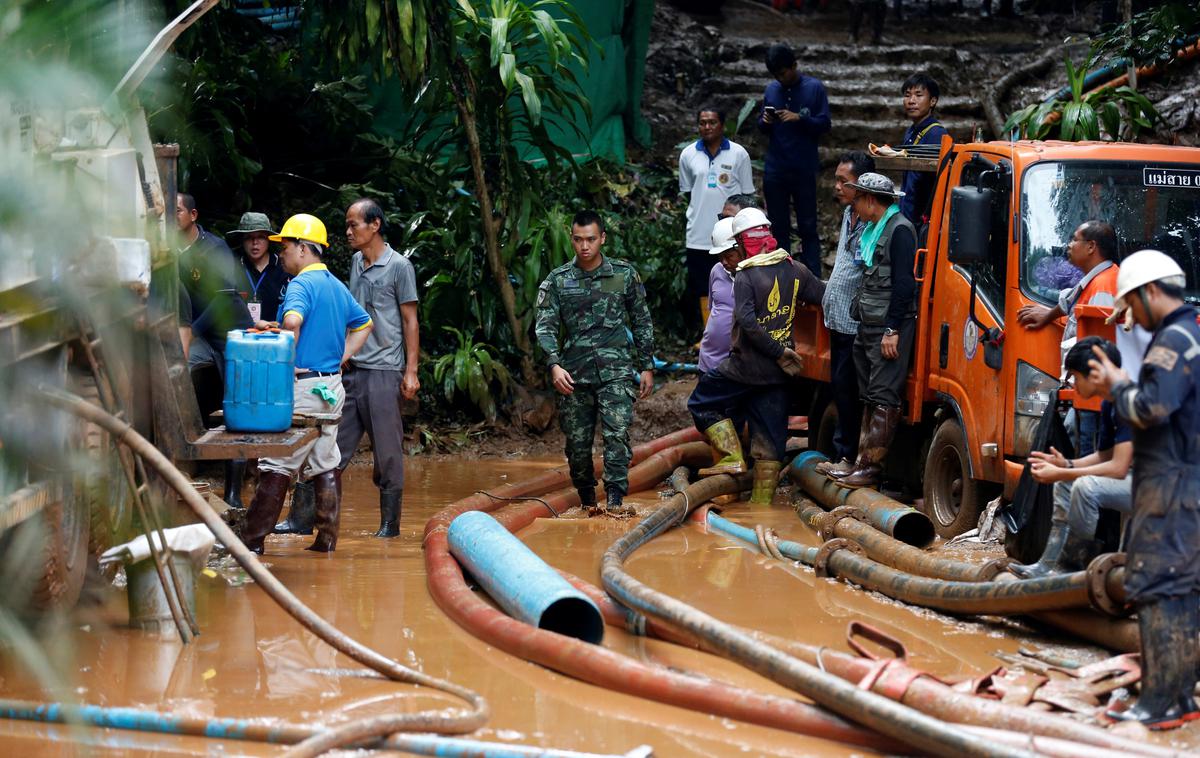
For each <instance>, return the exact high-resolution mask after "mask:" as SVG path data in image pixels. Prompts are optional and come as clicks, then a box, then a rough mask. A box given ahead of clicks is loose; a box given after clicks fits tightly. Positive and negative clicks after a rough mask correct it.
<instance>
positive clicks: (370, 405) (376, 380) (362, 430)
mask: <svg viewBox="0 0 1200 758" xmlns="http://www.w3.org/2000/svg"><path fill="white" fill-rule="evenodd" d="M403 376H404V372H403V371H401V370H396V371H392V370H389V369H372V368H352V369H350V370H349V371H347V372H346V373H345V374H343V375H342V386H343V387H345V389H346V407H345V409H344V410H343V411H342V421H341V423H340V424H339V425H338V435H337V442H338V449H339V450H340V451H341V454H342V458H341V462H340V463H338V468H339V469H344V468H346V466H348V465H350V459H351V458H353V457H354V451H355V450H356V449H358V443H359V442H360V441H362V436H363V434H366V435H368V436H369V437H370V438H371V453H372V455H373V456H374V459H375V461H374V462H375V467H374V469H373V470H372V472H371V480H372V481H373V482H375V486H376V487H378V488H379V489H380V490H383V491H385V492H396V491H398V490H402V489H404V419H403V418H402V417H401V415H400V380H401V379H402V378H403Z"/></svg>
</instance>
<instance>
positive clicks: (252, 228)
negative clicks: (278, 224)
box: [225, 211, 275, 237]
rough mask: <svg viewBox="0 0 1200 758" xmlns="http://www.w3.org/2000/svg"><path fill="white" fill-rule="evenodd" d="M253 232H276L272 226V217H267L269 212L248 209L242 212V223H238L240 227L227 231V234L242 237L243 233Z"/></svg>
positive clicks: (227, 235)
mask: <svg viewBox="0 0 1200 758" xmlns="http://www.w3.org/2000/svg"><path fill="white" fill-rule="evenodd" d="M251 232H266V233H267V234H275V229H274V228H273V227H272V226H271V219H269V218H267V214H265V213H255V212H254V211H247V212H245V213H243V214H242V220H241V222H240V223H238V228H237V229H234V230H233V231H231V232H225V236H226V237H240V236H241V235H243V234H249V233H251Z"/></svg>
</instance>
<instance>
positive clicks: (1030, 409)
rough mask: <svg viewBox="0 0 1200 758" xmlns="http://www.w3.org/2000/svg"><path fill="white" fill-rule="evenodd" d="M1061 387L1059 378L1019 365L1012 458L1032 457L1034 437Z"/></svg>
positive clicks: (1024, 364) (1019, 362)
mask: <svg viewBox="0 0 1200 758" xmlns="http://www.w3.org/2000/svg"><path fill="white" fill-rule="evenodd" d="M1058 387H1059V381H1058V378H1057V377H1053V376H1051V375H1050V374H1047V373H1046V372H1044V371H1041V370H1039V369H1037V368H1035V367H1033V366H1031V365H1030V364H1028V363H1026V362H1025V361H1017V392H1016V402H1015V403H1014V411H1015V413H1014V414H1013V454H1014V455H1018V456H1027V455H1029V451H1030V449H1031V448H1032V447H1033V435H1034V433H1035V432H1036V431H1037V426H1038V424H1039V423H1040V422H1041V420H1042V416H1043V415H1045V413H1046V408H1047V407H1048V406H1049V405H1050V395H1051V393H1053V392H1054V391H1055V390H1057V389H1058Z"/></svg>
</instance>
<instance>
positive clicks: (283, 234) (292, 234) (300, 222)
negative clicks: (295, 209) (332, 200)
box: [270, 213, 329, 247]
mask: <svg viewBox="0 0 1200 758" xmlns="http://www.w3.org/2000/svg"><path fill="white" fill-rule="evenodd" d="M285 239H295V240H304V241H305V242H315V243H317V244H318V245H320V246H321V247H329V237H328V236H326V234H325V224H323V223H322V222H321V219H319V218H317V217H316V216H311V215H309V214H307V213H297V214H296V215H295V216H292V217H291V218H289V219H288V220H287V221H285V222H283V228H282V229H280V230H279V234H272V235H271V237H270V240H271V241H272V242H283V241H284V240H285Z"/></svg>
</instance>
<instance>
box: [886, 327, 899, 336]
mask: <svg viewBox="0 0 1200 758" xmlns="http://www.w3.org/2000/svg"><path fill="white" fill-rule="evenodd" d="M899 333H900V332H898V331H896V330H895V329H893V328H892V327H890V326H889V327H888V328H886V329H884V330H883V336H884V337H895V336H896V335H897V334H899Z"/></svg>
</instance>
